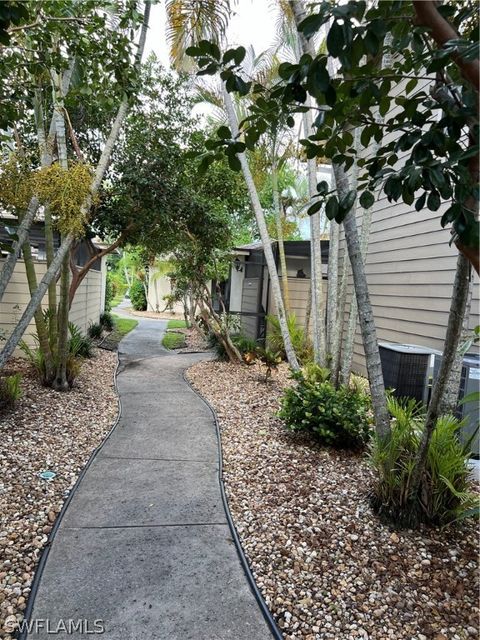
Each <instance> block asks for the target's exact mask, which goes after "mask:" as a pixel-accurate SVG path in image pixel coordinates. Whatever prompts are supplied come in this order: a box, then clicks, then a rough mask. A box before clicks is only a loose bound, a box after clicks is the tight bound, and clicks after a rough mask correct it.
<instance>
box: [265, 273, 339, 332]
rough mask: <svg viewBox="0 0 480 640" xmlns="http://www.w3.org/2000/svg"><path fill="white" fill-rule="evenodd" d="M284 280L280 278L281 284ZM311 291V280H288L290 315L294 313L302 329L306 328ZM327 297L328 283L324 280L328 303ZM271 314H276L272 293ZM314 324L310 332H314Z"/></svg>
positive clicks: (324, 291) (324, 299)
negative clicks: (309, 293)
mask: <svg viewBox="0 0 480 640" xmlns="http://www.w3.org/2000/svg"><path fill="white" fill-rule="evenodd" d="M281 282H282V278H280V284H281ZM309 289H310V278H288V290H289V294H290V313H294V314H295V317H296V319H297V323H298V325H299V326H300V327H304V326H305V320H306V317H307V304H308V291H309ZM326 297H327V281H326V280H323V302H324V304H325V303H326ZM268 310H269V313H271V314H275V313H276V310H275V302H274V300H273V296H272V292H271V291H270V300H269V305H268ZM311 325H312V323H311V324H310V332H311V331H312V326H311Z"/></svg>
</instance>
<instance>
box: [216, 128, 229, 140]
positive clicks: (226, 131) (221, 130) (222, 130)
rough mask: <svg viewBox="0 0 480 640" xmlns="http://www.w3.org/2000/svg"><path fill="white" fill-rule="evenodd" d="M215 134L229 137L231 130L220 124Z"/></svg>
mask: <svg viewBox="0 0 480 640" xmlns="http://www.w3.org/2000/svg"><path fill="white" fill-rule="evenodd" d="M217 136H218V137H219V138H231V137H232V132H231V131H230V129H229V128H228V127H226V126H221V127H218V129H217Z"/></svg>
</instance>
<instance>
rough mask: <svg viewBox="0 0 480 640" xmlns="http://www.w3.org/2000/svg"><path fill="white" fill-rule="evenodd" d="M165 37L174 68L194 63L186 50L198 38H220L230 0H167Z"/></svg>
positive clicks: (229, 10) (223, 31) (223, 33)
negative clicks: (186, 53) (187, 55)
mask: <svg viewBox="0 0 480 640" xmlns="http://www.w3.org/2000/svg"><path fill="white" fill-rule="evenodd" d="M165 8H166V12H167V34H166V35H167V41H168V43H169V45H170V59H171V61H172V64H173V65H174V66H175V67H176V68H177V69H183V70H186V69H188V67H189V66H190V67H191V66H193V63H191V62H190V59H189V58H187V57H186V56H185V50H186V49H187V48H188V47H189V46H191V45H193V44H196V43H197V42H199V41H200V40H213V41H214V42H217V43H218V42H220V41H221V39H222V38H223V36H224V35H225V32H226V29H227V25H228V21H229V18H230V14H231V3H230V0H166V4H165Z"/></svg>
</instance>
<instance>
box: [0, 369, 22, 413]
mask: <svg viewBox="0 0 480 640" xmlns="http://www.w3.org/2000/svg"><path fill="white" fill-rule="evenodd" d="M21 381H22V376H21V375H20V374H19V373H14V374H13V375H11V376H4V377H2V378H0V411H4V410H5V409H11V408H12V407H13V406H14V405H15V402H16V401H17V400H19V399H20V398H21V397H22V389H21V386H20V383H21Z"/></svg>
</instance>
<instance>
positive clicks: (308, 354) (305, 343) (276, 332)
mask: <svg viewBox="0 0 480 640" xmlns="http://www.w3.org/2000/svg"><path fill="white" fill-rule="evenodd" d="M267 320H268V323H269V325H270V330H269V333H268V347H269V349H271V351H273V352H275V353H277V352H278V353H280V354H281V356H282V358H283V359H284V360H285V359H286V357H287V356H286V353H285V345H284V344H283V338H282V332H281V331H280V322H279V320H278V318H277V317H276V316H267ZM287 325H288V331H289V333H290V338H291V340H292V345H293V348H294V350H295V353H296V355H297V358H298V361H299V363H300V364H301V365H304V364H306V363H307V362H312V361H313V345H312V341H311V340H310V338H309V337H308V336H307V334H306V333H305V330H304V329H303V327H300V325H299V324H298V323H297V318H296V317H295V314H294V313H291V314H290V315H289V316H288V318H287Z"/></svg>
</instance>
